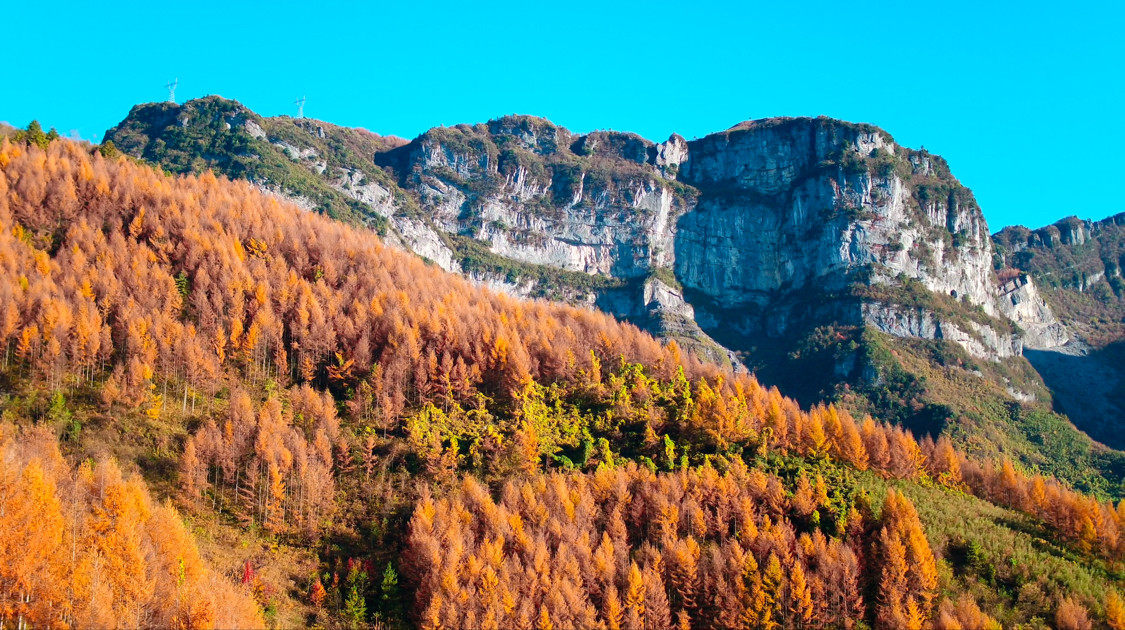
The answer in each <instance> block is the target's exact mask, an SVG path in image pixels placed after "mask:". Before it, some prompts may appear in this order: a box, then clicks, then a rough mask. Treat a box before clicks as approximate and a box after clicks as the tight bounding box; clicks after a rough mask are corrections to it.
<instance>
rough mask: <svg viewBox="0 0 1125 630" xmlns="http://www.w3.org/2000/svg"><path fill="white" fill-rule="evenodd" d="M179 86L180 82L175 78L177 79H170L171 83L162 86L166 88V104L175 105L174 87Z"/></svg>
mask: <svg viewBox="0 0 1125 630" xmlns="http://www.w3.org/2000/svg"><path fill="white" fill-rule="evenodd" d="M179 84H180V80H179V79H178V78H177V79H172V81H171V82H170V83H168V84H167V85H165V86H164V87H166V88H168V102H169V103H175V102H176V86H177V85H179Z"/></svg>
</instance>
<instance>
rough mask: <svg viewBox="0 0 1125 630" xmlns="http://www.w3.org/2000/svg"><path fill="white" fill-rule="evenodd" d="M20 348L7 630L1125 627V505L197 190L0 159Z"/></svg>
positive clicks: (2, 379)
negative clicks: (801, 401)
mask: <svg viewBox="0 0 1125 630" xmlns="http://www.w3.org/2000/svg"><path fill="white" fill-rule="evenodd" d="M0 354H2V355H3V356H2V358H0V523H2V526H0V628H20V629H22V628H25V627H33V628H38V627H52V628H63V627H73V628H87V627H180V628H231V627H292V626H298V625H317V626H320V627H329V628H337V627H338V628H344V627H375V628H405V627H421V628H427V629H432V630H437V629H450V630H452V629H453V628H497V629H498V628H529V629H530V628H537V629H540V630H548V629H556V630H564V629H570V628H604V629H605V630H668V629H671V628H682V629H697V630H699V629H705V628H731V629H734V628H739V629H743V628H745V629H773V628H887V629H892V628H913V629H920V628H942V629H947V630H953V629H956V628H962V629H971V628H999V627H1011V626H1022V627H1052V626H1053V627H1059V628H1092V627H1111V628H1117V629H1121V628H1125V600H1123V599H1122V596H1121V593H1122V592H1123V586H1122V584H1123V580H1125V502H1119V503H1117V504H1116V505H1115V504H1114V503H1112V502H1111V501H1108V500H1099V499H1098V498H1096V497H1093V496H1089V495H1085V494H1082V493H1079V492H1077V491H1075V490H1074V489H1072V488H1071V487H1070V486H1068V485H1067V484H1065V483H1063V482H1060V481H1058V480H1056V479H1054V478H1051V477H1048V476H1044V475H1041V474H1038V473H1036V472H1035V471H1031V470H1027V469H1025V468H1024V467H1021V466H1020V465H1018V463H1015V462H1013V461H1012V460H1009V459H1004V458H999V459H979V458H976V457H969V456H967V455H966V454H965V453H963V452H962V451H961V450H959V449H958V448H956V447H955V446H954V444H953V443H952V442H950V440H949V438H948V437H945V436H936V437H935V436H928V435H926V436H921V435H918V436H916V435H914V434H912V433H911V432H909V431H907V430H905V429H903V428H902V427H900V426H898V425H894V424H889V423H884V422H882V421H881V420H880V419H879V418H871V417H854V416H853V415H852V414H851V413H849V412H848V411H847V410H845V409H844V408H842V407H836V406H833V405H827V404H821V405H815V406H812V407H807V408H802V407H801V406H799V405H798V404H797V403H796V402H794V401H793V400H791V399H789V398H786V397H785V396H783V395H782V394H781V393H780V392H779V391H778V390H777V389H775V388H772V387H769V386H767V385H765V384H762V383H760V382H758V381H757V380H756V379H755V378H754V377H753V376H752V375H749V374H745V373H736V372H734V371H731V370H730V369H729V368H722V367H718V366H715V365H712V364H709V363H706V362H704V361H702V360H700V359H698V358H696V357H695V356H694V355H692V354H691V353H688V352H684V351H682V350H681V349H680V348H679V347H678V346H677V345H676V344H675V343H674V342H669V343H665V342H662V341H659V340H657V339H655V338H654V337H652V336H651V335H649V334H647V333H645V332H642V331H641V330H640V329H638V328H636V327H635V326H632V325H630V324H626V323H621V322H619V321H617V320H615V319H613V318H612V317H610V316H609V315H606V314H602V313H599V312H597V311H594V310H590V309H582V308H577V307H573V306H567V305H562V304H558V303H552V302H548V301H542V300H540V301H526V300H519V299H516V298H512V297H509V296H506V295H503V294H500V293H497V292H493V291H491V290H489V289H486V288H483V287H480V286H477V285H474V284H473V283H471V282H469V281H467V280H465V279H463V278H461V277H458V276H456V275H452V274H449V273H446V272H444V271H442V270H441V269H439V268H438V267H436V266H434V265H433V264H430V263H428V262H427V261H425V260H423V259H421V258H419V257H417V256H414V255H411V254H408V253H406V252H403V251H401V250H398V249H395V248H393V247H390V246H388V245H384V244H383V243H382V242H381V241H380V239H379V238H378V237H377V236H376V235H375V234H374V233H373V232H372V231H370V230H365V229H362V228H358V227H355V226H351V225H346V224H343V223H340V222H337V221H333V220H332V219H329V218H327V217H324V216H321V215H317V214H314V213H310V212H307V211H304V210H301V209H300V208H298V207H297V206H295V205H292V204H290V203H288V202H286V201H284V200H282V199H280V198H278V197H276V196H273V195H270V194H267V193H265V192H262V191H261V190H259V189H258V188H256V187H255V186H254V185H252V184H250V183H247V182H242V181H229V180H226V179H223V178H219V177H216V176H215V175H213V174H211V173H209V172H208V173H205V174H203V175H199V176H193V175H187V176H180V177H171V176H168V175H166V174H164V173H162V172H161V171H159V170H158V169H154V168H153V167H151V166H149V165H147V164H145V163H142V162H140V161H138V160H136V159H133V158H129V157H127V156H122V155H119V154H115V152H113V151H109V150H106V149H105V147H102V148H101V149H99V148H98V147H93V146H90V145H85V144H82V143H78V142H74V141H67V140H62V139H47V138H35V137H20V138H7V139H0ZM960 517H964V519H965V520H964V521H963V522H964V523H979V526H971V525H963V524H955V523H953V522H952V521H953V520H956V518H960ZM972 519H977V520H972Z"/></svg>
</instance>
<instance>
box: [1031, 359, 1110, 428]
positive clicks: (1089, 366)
mask: <svg viewBox="0 0 1125 630" xmlns="http://www.w3.org/2000/svg"><path fill="white" fill-rule="evenodd" d="M1024 356H1025V357H1027V360H1028V361H1030V362H1031V365H1032V366H1034V367H1035V369H1036V371H1038V372H1039V375H1040V376H1042V377H1043V382H1044V383H1046V384H1047V387H1049V388H1050V389H1051V394H1052V395H1053V396H1054V406H1055V411H1058V412H1060V413H1065V414H1066V415H1067V416H1068V417H1069V418H1070V420H1071V422H1073V423H1074V424H1075V426H1077V427H1078V428H1079V429H1081V430H1082V431H1085V432H1086V434H1087V435H1089V436H1090V437H1092V438H1094V439H1095V440H1098V441H1099V442H1101V443H1103V444H1105V445H1107V446H1109V447H1112V448H1116V449H1125V342H1118V343H1114V344H1110V345H1108V346H1106V347H1104V348H1101V349H1098V350H1091V351H1090V353H1089V354H1069V353H1067V352H1062V351H1059V350H1030V349H1025V350H1024Z"/></svg>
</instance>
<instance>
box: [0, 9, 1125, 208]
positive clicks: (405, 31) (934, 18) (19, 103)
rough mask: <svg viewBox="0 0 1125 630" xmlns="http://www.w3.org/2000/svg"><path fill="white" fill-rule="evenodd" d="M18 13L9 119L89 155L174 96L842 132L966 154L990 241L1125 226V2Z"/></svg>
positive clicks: (375, 117) (392, 119)
mask: <svg viewBox="0 0 1125 630" xmlns="http://www.w3.org/2000/svg"><path fill="white" fill-rule="evenodd" d="M103 5H105V6H103ZM109 5H114V8H108V6H109ZM0 16H3V17H4V18H5V20H4V21H5V22H6V23H7V26H6V28H4V39H5V46H4V48H5V50H6V58H5V60H4V61H3V63H2V64H0V120H6V121H8V122H10V123H12V124H16V125H19V126H23V125H26V124H27V122H29V121H30V120H31V119H32V118H38V119H39V120H40V121H41V122H42V123H43V124H44V126H45V127H46V126H54V127H57V128H58V129H59V131H60V132H62V133H63V134H64V135H65V134H67V133H69V132H71V131H72V130H73V131H76V132H77V133H78V134H79V135H81V136H82V137H84V138H87V139H93V140H100V139H101V136H102V133H103V132H104V131H105V130H106V129H107V128H109V127H111V126H113V125H114V124H116V123H117V122H118V121H119V120H120V119H121V118H123V117H124V116H125V114H126V113H127V112H128V110H129V108H130V107H131V106H132V105H133V104H135V103H138V102H146V101H154V100H163V99H164V98H166V91H165V89H164V84H165V83H167V82H168V81H170V80H171V79H173V78H179V88H178V90H177V92H176V96H177V99H178V100H180V101H181V102H182V101H183V100H184V99H187V98H192V97H196V96H202V95H205V94H221V95H222V96H225V97H228V98H235V99H238V100H240V101H242V102H243V103H245V104H246V105H248V106H249V107H251V108H252V109H254V110H255V111H257V112H259V113H261V114H265V115H273V114H283V113H285V114H292V113H294V112H295V107H294V105H293V100H294V99H295V98H296V97H297V96H300V95H305V96H307V97H308V102H307V105H306V107H305V114H306V115H307V116H310V117H315V118H320V119H323V120H328V121H331V122H334V123H337V124H342V125H350V126H359V127H365V128H368V129H370V130H372V131H375V132H377V133H383V134H395V135H400V136H404V137H408V138H410V137H414V136H416V135H417V134H419V133H420V132H422V131H424V130H425V129H427V128H429V127H431V126H435V125H441V124H445V125H452V124H456V123H461V122H469V123H472V122H481V121H485V120H488V119H489V118H494V117H496V116H500V115H503V114H510V113H520V114H534V115H539V116H544V117H546V118H549V119H551V120H552V121H554V122H555V123H557V124H560V125H563V126H566V127H568V128H570V129H571V130H574V131H579V132H585V131H590V130H593V129H618V130H624V131H634V132H637V133H640V134H641V135H643V136H645V137H647V138H650V139H652V140H657V141H660V140H664V139H665V138H667V137H668V135H669V134H671V133H672V132H678V133H680V134H681V135H683V136H685V137H687V138H689V139H690V138H693V137H697V136H703V135H706V134H707V133H709V132H712V131H717V130H721V129H725V128H727V127H730V126H731V125H734V124H735V123H737V122H739V121H741V120H745V119H748V118H762V117H766V116H781V115H790V116H795V115H820V114H823V115H828V116H834V117H838V118H843V119H846V120H851V121H857V122H870V123H874V124H877V125H879V126H881V127H883V128H885V129H886V130H888V131H889V132H890V133H891V134H892V135H893V136H894V137H895V139H896V140H898V141H899V142H900V143H902V144H905V145H907V146H911V147H918V146H921V145H924V146H925V147H926V148H927V149H928V150H930V151H931V152H934V153H938V154H941V155H943V156H945V157H946V158H948V160H949V162H950V164H951V166H952V168H953V172H954V174H955V175H957V176H958V177H959V178H960V179H961V181H962V182H963V183H964V184H966V185H967V186H969V187H971V188H972V189H973V190H974V192H975V193H976V194H977V197H978V199H979V201H980V202H981V205H982V207H983V208H984V211H985V216H986V217H987V219H988V221H989V225H990V227H991V228H992V229H994V230H995V229H998V228H1000V227H1002V226H1004V225H1008V224H1012V223H1023V224H1026V225H1031V226H1039V225H1043V224H1046V223H1050V222H1053V221H1055V220H1056V219H1058V218H1061V217H1063V216H1065V215H1069V214H1078V215H1079V216H1082V217H1085V218H1095V219H1098V218H1102V217H1104V216H1107V215H1110V214H1114V213H1116V212H1120V211H1123V210H1125V203H1123V202H1122V201H1121V183H1122V181H1123V177H1122V168H1121V162H1122V151H1123V149H1125V122H1123V120H1122V114H1123V113H1125V111H1123V109H1125V105H1123V103H1125V2H1122V1H1121V0H1118V1H1116V2H1104V3H1088V2H1081V1H1073V2H1065V3H1047V2H1041V1H1037V0H1027V1H1025V2H1018V3H1016V2H1013V3H1000V2H989V1H987V0H985V1H982V0H975V1H972V2H888V3H882V4H875V3H872V4H862V3H858V2H834V3H819V2H778V1H776V0H775V1H774V2H769V3H758V2H751V1H742V2H739V1H727V2H706V1H703V0H695V1H690V2H684V1H682V0H681V1H679V2H674V3H666V2H661V1H653V0H650V1H645V2H612V1H611V0H601V1H598V2H585V1H584V0H582V1H575V0H568V1H567V2H558V3H555V2H551V3H548V2H536V1H535V0H529V1H526V2H479V3H474V2H464V1H460V2H426V1H421V0H418V1H414V2H395V3H377V2H376V3H362V4H361V3H348V2H314V1H309V2H304V3H300V4H297V3H290V2H276V3H260V4H259V3H240V2H237V1H235V0H228V1H226V2H209V1H196V2H190V3H173V2H156V1H153V0H149V1H147V2H134V1H128V0H123V1H120V2H111V3H100V2H88V1H83V2H51V1H43V2H27V1H18V0H14V1H10V2H4V3H3V4H0Z"/></svg>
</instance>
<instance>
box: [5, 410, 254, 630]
mask: <svg viewBox="0 0 1125 630" xmlns="http://www.w3.org/2000/svg"><path fill="white" fill-rule="evenodd" d="M0 514H3V515H4V527H3V531H2V534H3V535H2V536H0V625H4V626H5V627H6V626H7V624H8V622H9V621H10V622H13V623H14V624H15V625H19V624H20V622H24V623H30V624H31V625H32V626H36V625H40V626H44V627H48V626H51V627H54V626H71V627H126V628H138V627H166V628H170V627H178V628H215V627H220V628H221V627H234V626H237V627H263V626H264V621H263V619H262V616H261V612H260V611H259V610H258V607H257V605H256V604H255V603H254V601H253V599H252V598H251V597H250V595H249V594H248V593H245V592H243V591H242V590H241V589H239V588H238V587H236V586H235V585H234V584H233V583H231V582H230V581H229V580H226V579H224V578H222V577H220V576H218V575H216V574H215V573H214V572H213V571H212V570H211V569H210V568H208V567H207V565H206V564H205V563H204V562H203V560H202V559H201V558H200V556H199V551H198V550H197V548H196V546H195V540H194V539H193V538H192V536H191V534H189V533H188V531H187V529H186V528H185V527H184V525H183V522H182V521H181V520H180V517H179V515H178V514H177V513H176V511H175V510H174V509H173V508H172V507H170V506H168V505H158V506H154V505H153V504H152V500H151V499H150V498H149V496H148V493H147V491H146V490H145V487H144V484H143V482H141V481H140V480H139V479H137V478H131V479H126V478H124V477H123V476H122V474H121V471H120V470H119V469H118V468H117V466H116V465H115V464H114V463H113V462H103V463H101V464H99V465H97V466H96V467H91V466H90V465H88V464H83V465H82V466H80V467H79V468H78V469H77V470H71V469H70V468H69V467H68V466H67V465H66V463H65V462H64V461H63V459H62V456H61V455H60V454H59V451H58V445H57V442H56V441H55V439H54V437H53V436H51V435H50V434H48V433H46V432H45V431H43V430H42V429H33V430H29V431H27V432H25V433H24V434H22V435H17V434H16V433H15V430H14V429H12V428H11V427H0Z"/></svg>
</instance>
